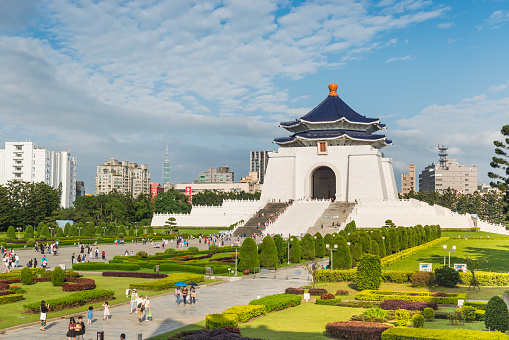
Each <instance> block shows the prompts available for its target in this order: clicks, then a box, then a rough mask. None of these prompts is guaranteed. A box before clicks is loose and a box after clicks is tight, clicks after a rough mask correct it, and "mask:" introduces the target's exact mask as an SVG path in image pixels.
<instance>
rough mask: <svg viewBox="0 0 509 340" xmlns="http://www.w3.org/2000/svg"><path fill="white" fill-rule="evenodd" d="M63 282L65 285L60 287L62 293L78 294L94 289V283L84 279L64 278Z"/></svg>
mask: <svg viewBox="0 0 509 340" xmlns="http://www.w3.org/2000/svg"><path fill="white" fill-rule="evenodd" d="M65 282H66V283H64V284H63V285H62V290H63V291H64V292H79V291H82V290H91V289H95V281H94V280H92V279H86V278H84V277H67V278H65ZM67 282H73V283H67Z"/></svg>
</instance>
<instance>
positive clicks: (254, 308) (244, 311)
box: [223, 305, 265, 322]
mask: <svg viewBox="0 0 509 340" xmlns="http://www.w3.org/2000/svg"><path fill="white" fill-rule="evenodd" d="M223 314H236V315H237V317H238V320H239V322H247V321H249V320H251V319H252V318H256V317H257V316H260V315H262V314H265V306H264V305H238V306H233V307H230V308H228V309H227V310H225V311H224V312H223Z"/></svg>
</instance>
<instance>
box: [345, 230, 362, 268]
mask: <svg viewBox="0 0 509 340" xmlns="http://www.w3.org/2000/svg"><path fill="white" fill-rule="evenodd" d="M348 240H349V241H350V254H351V256H352V266H354V267H355V266H356V265H357V262H358V261H359V260H360V259H361V257H362V254H363V251H362V243H361V237H360V235H359V233H358V232H354V233H350V236H349V238H348Z"/></svg>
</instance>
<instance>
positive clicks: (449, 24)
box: [437, 22, 454, 29]
mask: <svg viewBox="0 0 509 340" xmlns="http://www.w3.org/2000/svg"><path fill="white" fill-rule="evenodd" d="M453 26H454V22H442V23H440V24H438V25H437V27H438V28H441V29H447V28H451V27H453Z"/></svg>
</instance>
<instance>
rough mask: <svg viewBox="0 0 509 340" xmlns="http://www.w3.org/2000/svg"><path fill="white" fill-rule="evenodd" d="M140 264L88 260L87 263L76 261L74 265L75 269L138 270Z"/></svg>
mask: <svg viewBox="0 0 509 340" xmlns="http://www.w3.org/2000/svg"><path fill="white" fill-rule="evenodd" d="M140 268H141V267H140V265H139V264H130V263H104V262H86V263H75V264H73V265H72V269H73V270H98V271H103V270H125V271H136V270H138V269H140Z"/></svg>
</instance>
